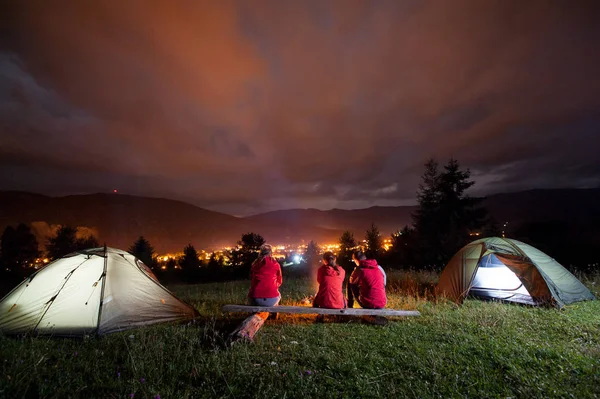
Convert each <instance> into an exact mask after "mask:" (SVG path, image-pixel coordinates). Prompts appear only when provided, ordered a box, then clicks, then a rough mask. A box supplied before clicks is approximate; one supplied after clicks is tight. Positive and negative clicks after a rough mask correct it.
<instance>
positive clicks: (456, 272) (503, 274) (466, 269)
mask: <svg viewBox="0 0 600 399" xmlns="http://www.w3.org/2000/svg"><path fill="white" fill-rule="evenodd" d="M436 291H437V294H438V295H441V296H446V297H447V298H449V299H451V300H453V301H455V302H458V303H460V302H462V301H463V299H464V298H465V297H466V296H467V295H469V294H470V295H472V296H475V297H479V298H485V299H498V300H503V301H509V302H517V303H525V304H530V305H543V304H552V305H554V306H557V307H562V306H564V305H568V304H570V303H573V302H577V301H585V300H588V299H594V295H592V293H591V292H590V290H588V289H587V288H586V287H585V286H584V285H583V284H582V283H581V282H580V281H579V280H577V278H576V277H575V276H573V275H572V274H571V273H569V271H568V270H567V269H565V268H564V267H563V266H562V265H561V264H560V263H558V262H557V261H556V260H554V259H552V258H551V257H550V256H548V255H546V254H545V253H543V252H542V251H540V250H538V249H536V248H534V247H532V246H531V245H527V244H525V243H523V242H520V241H517V240H512V239H508V238H499V237H491V238H483V239H481V240H477V241H473V242H472V243H470V244H467V245H466V246H464V247H463V248H462V249H461V250H460V251H458V253H456V255H454V257H452V259H450V262H448V264H447V265H446V267H445V268H444V271H443V272H442V275H441V276H440V282H439V284H438V286H437V290H436Z"/></svg>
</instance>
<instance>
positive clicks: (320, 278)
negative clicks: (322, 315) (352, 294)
mask: <svg viewBox="0 0 600 399" xmlns="http://www.w3.org/2000/svg"><path fill="white" fill-rule="evenodd" d="M344 277H346V272H345V271H344V269H343V268H342V267H341V266H338V271H336V270H335V269H334V268H333V267H331V266H327V265H323V266H321V267H319V270H318V271H317V282H318V283H319V292H317V296H316V297H315V300H314V301H313V306H314V307H316V308H329V309H343V308H345V307H346V301H345V299H344V290H343V285H344Z"/></svg>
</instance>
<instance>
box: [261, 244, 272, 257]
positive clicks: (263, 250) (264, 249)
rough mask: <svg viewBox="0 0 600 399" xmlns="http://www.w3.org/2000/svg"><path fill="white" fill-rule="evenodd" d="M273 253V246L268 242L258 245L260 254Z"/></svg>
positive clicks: (263, 255)
mask: <svg viewBox="0 0 600 399" xmlns="http://www.w3.org/2000/svg"><path fill="white" fill-rule="evenodd" d="M272 253H273V248H271V246H270V245H269V244H263V245H262V246H261V247H260V256H262V257H265V256H269V255H271V254H272Z"/></svg>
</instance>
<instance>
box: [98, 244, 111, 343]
mask: <svg viewBox="0 0 600 399" xmlns="http://www.w3.org/2000/svg"><path fill="white" fill-rule="evenodd" d="M107 265H108V251H107V249H106V243H104V271H103V272H102V289H101V290H100V306H98V323H97V326H96V334H98V332H99V331H100V321H101V320H102V305H103V302H104V287H105V286H106V268H107Z"/></svg>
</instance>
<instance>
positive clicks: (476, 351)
mask: <svg viewBox="0 0 600 399" xmlns="http://www.w3.org/2000/svg"><path fill="white" fill-rule="evenodd" d="M434 279H435V276H431V275H424V274H421V275H415V274H411V275H406V274H391V273H390V276H389V281H390V283H389V285H388V297H389V307H393V308H398V309H414V308H417V309H419V310H420V311H421V313H422V317H419V318H406V319H393V320H392V321H391V322H390V323H388V324H387V325H386V326H376V325H370V324H366V323H364V322H363V320H362V319H356V318H355V319H345V320H343V321H336V320H334V319H326V320H325V322H324V323H322V324H318V323H315V317H314V316H292V315H281V316H280V318H279V319H278V320H275V321H272V320H269V321H267V322H266V324H265V326H264V327H263V328H262V329H261V330H260V331H259V333H258V334H257V336H256V337H255V342H254V344H244V343H240V344H236V345H235V346H234V347H232V348H228V347H226V346H224V345H223V342H224V338H225V337H226V335H227V333H228V332H229V331H231V330H232V329H233V328H234V326H235V325H237V324H238V323H239V322H241V320H242V319H243V317H244V316H235V315H223V314H221V312H220V310H219V309H220V307H221V306H222V305H223V304H227V303H243V302H244V300H245V296H246V292H247V289H248V284H249V283H248V282H244V281H238V282H229V283H225V284H205V285H196V286H177V287H172V289H173V290H174V291H175V292H176V293H177V294H178V295H179V296H180V297H181V298H182V299H185V300H187V301H189V302H190V303H192V304H193V305H194V306H195V307H196V308H198V309H199V310H200V312H201V314H202V316H203V317H202V319H201V320H199V321H198V322H197V323H196V324H188V325H163V326H154V327H148V328H143V329H139V330H132V331H128V332H123V333H117V334H113V335H109V336H106V337H103V338H101V339H95V338H90V339H85V340H66V339H51V338H32V337H29V338H24V339H13V338H9V337H3V336H1V335H0V359H3V360H2V361H1V362H0V375H1V376H2V377H1V378H0V396H1V397H7V398H9V397H10V398H13V397H15V398H16V397H44V398H61V397H86V398H130V397H134V398H140V397H141V398H158V397H160V398H163V399H165V398H265V397H269V398H321V397H322V398H325V397H326V398H331V397H334V398H350V397H367V398H375V397H378V398H380V397H384V398H392V397H398V398H400V397H411V398H413V397H414V398H439V397H443V398H447V397H476V398H483V397H486V398H487V397H494V398H496V397H502V398H507V397H513V398H515V397H519V398H521V397H523V398H565V397H574V398H593V397H597V396H599V395H600V349H599V348H600V302H599V301H590V302H582V303H577V304H574V305H571V306H569V307H567V308H566V309H564V310H557V309H545V308H531V307H525V306H518V305H508V304H501V303H492V302H481V301H477V300H468V301H466V303H465V304H464V305H463V306H460V307H457V306H455V305H452V304H448V303H436V302H435V301H433V300H431V299H429V296H428V295H427V292H424V291H423V290H420V289H418V288H419V284H418V283H417V281H424V282H425V284H422V285H423V286H425V287H427V286H429V284H430V283H431V281H434ZM586 283H587V284H588V286H590V287H591V288H592V289H593V290H595V293H596V295H598V293H599V292H598V287H599V286H600V278H599V277H598V276H596V278H595V280H586ZM312 285H313V283H312V281H308V280H287V281H284V285H283V287H282V288H283V290H282V295H283V299H282V304H286V305H291V304H299V303H300V301H301V300H302V298H304V297H305V296H306V295H310V294H313V293H314V288H313V287H312Z"/></svg>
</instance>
